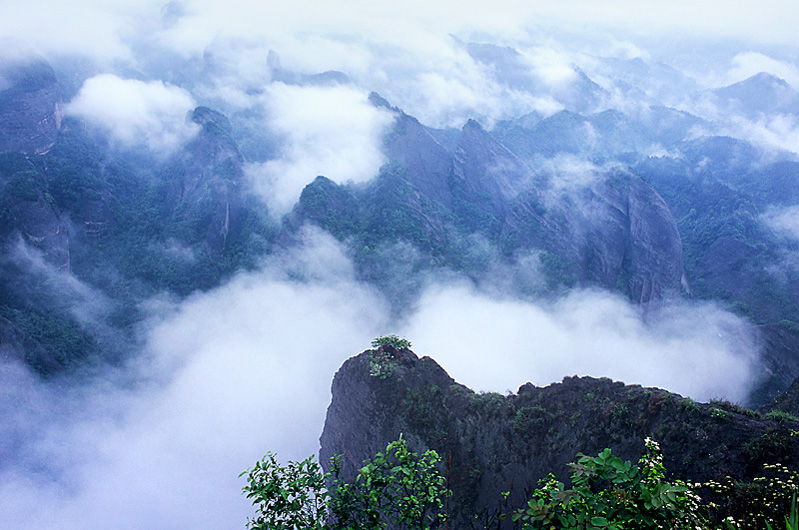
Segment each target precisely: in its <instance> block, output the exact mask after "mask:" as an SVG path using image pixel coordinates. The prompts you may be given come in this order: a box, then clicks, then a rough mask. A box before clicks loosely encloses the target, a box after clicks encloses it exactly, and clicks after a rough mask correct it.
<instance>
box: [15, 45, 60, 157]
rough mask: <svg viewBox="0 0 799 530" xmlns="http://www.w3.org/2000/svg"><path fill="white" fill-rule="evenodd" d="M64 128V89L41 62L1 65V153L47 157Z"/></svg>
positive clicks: (48, 68)
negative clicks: (12, 152)
mask: <svg viewBox="0 0 799 530" xmlns="http://www.w3.org/2000/svg"><path fill="white" fill-rule="evenodd" d="M60 127H61V89H60V87H59V85H58V81H57V80H56V77H55V72H54V71H53V68H52V67H51V66H50V65H49V64H48V63H47V62H46V61H45V60H44V59H41V58H26V59H15V60H13V61H11V62H10V63H8V62H7V63H5V64H0V151H19V152H22V153H25V154H42V153H46V152H47V151H48V150H49V149H50V148H51V147H52V146H53V144H54V143H55V141H56V138H57V137H58V129H59V128H60Z"/></svg>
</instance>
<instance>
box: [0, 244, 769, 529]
mask: <svg viewBox="0 0 799 530" xmlns="http://www.w3.org/2000/svg"><path fill="white" fill-rule="evenodd" d="M303 240H304V244H303V245H300V246H298V247H296V248H294V249H291V250H288V251H286V252H285V253H283V254H280V255H276V256H273V257H272V258H270V259H269V260H268V262H266V263H265V264H264V267H263V269H262V270H261V271H258V272H250V273H241V274H239V275H238V276H237V277H235V278H234V279H233V280H231V281H230V282H228V283H227V284H225V285H223V286H221V287H219V288H217V289H214V290H212V291H209V292H207V293H201V294H196V295H194V296H191V297H189V298H188V299H186V300H185V301H183V302H180V303H170V302H169V301H163V300H162V301H160V302H158V301H154V303H152V304H150V306H151V307H152V308H157V309H152V317H150V318H149V319H148V321H147V322H146V325H145V329H144V332H145V336H146V346H145V348H144V350H143V351H142V353H141V354H140V356H139V357H138V358H136V360H135V361H134V362H131V364H130V365H129V366H127V367H124V368H123V369H119V370H109V372H108V373H107V374H106V375H105V377H103V378H98V379H97V380H95V381H94V382H93V383H91V384H88V383H87V384H84V385H83V386H77V387H67V386H64V385H60V384H54V383H51V384H46V383H42V382H40V381H38V380H36V379H34V378H33V377H32V376H31V375H30V374H29V373H28V372H27V370H26V369H24V368H22V367H21V366H19V365H17V364H13V363H5V364H0V392H2V396H0V397H2V398H3V399H2V400H0V414H2V417H3V418H4V421H3V422H2V424H1V425H0V440H2V443H1V444H0V447H2V449H0V455H2V456H3V458H2V459H0V512H2V513H3V514H4V524H7V525H9V527H10V528H59V529H62V530H70V529H82V530H84V529H100V528H108V527H114V528H120V529H131V530H133V529H140V528H175V529H179V528H186V529H188V528H198V527H203V528H214V529H215V528H219V529H222V528H235V527H238V526H241V525H242V524H243V523H244V521H245V519H246V517H247V516H248V515H249V514H251V513H252V512H251V508H250V506H249V503H248V502H247V501H246V499H244V498H243V496H242V495H241V494H240V491H241V487H242V485H243V482H242V479H239V478H237V475H238V473H240V472H241V471H242V470H244V469H245V468H247V467H249V466H251V465H252V464H253V463H254V462H255V461H256V460H257V459H258V458H260V457H261V456H262V455H263V453H265V452H266V451H268V450H271V451H276V452H277V453H278V454H279V455H280V457H281V458H282V459H298V458H304V457H306V456H308V455H309V454H311V453H314V452H315V451H316V450H317V449H318V437H319V434H320V433H321V429H322V426H323V421H324V414H325V409H326V407H327V405H328V403H329V400H330V393H329V389H330V383H331V380H332V377H333V374H334V373H335V371H336V369H337V368H338V367H339V366H340V364H341V363H342V362H343V361H344V360H345V359H346V358H347V357H349V356H351V355H354V354H357V353H358V352H360V351H362V350H363V349H365V348H366V347H368V345H369V342H370V340H371V339H372V338H373V337H375V336H378V335H383V334H386V333H392V332H399V333H401V334H404V335H405V336H406V337H407V338H408V339H410V340H411V341H413V343H414V350H415V351H416V352H417V353H418V354H419V355H430V356H432V357H433V358H435V359H436V360H438V361H439V362H440V363H441V364H442V365H443V367H444V368H445V369H446V370H448V371H449V372H450V373H451V374H452V376H453V377H455V378H456V379H457V380H459V381H461V382H463V383H465V384H467V385H470V386H472V387H473V388H476V389H483V390H498V391H504V390H506V389H515V388H517V387H518V386H519V385H521V384H523V383H524V382H526V381H528V380H529V381H532V382H533V383H536V384H546V383H549V382H552V381H559V380H560V379H561V378H562V377H563V376H565V375H572V374H590V375H594V376H608V377H611V378H613V379H620V380H624V381H625V382H629V383H641V384H645V385H654V386H660V387H665V388H668V389H670V390H674V391H678V392H682V393H685V394H688V395H691V396H693V397H695V398H698V399H707V398H711V397H724V398H728V399H731V400H739V399H743V398H744V397H745V396H746V393H747V390H748V389H749V388H751V385H752V383H753V382H754V376H753V373H754V372H753V370H752V368H753V366H754V364H755V349H754V346H753V343H752V340H751V336H750V334H749V332H750V329H749V328H748V326H747V325H746V324H744V323H743V322H742V321H741V320H740V319H738V318H737V317H734V316H732V315H730V314H729V313H725V312H723V311H721V310H719V309H717V308H715V307H713V306H712V305H691V304H681V305H678V306H674V307H671V308H667V309H664V310H663V311H662V312H661V313H659V314H651V315H650V316H649V321H648V322H647V321H645V320H644V319H643V318H642V316H641V314H640V312H639V310H638V309H636V308H635V307H633V306H631V305H630V304H629V303H628V302H626V301H624V300H621V299H619V298H617V297H615V296H612V295H608V294H606V293H600V292H593V291H583V292H575V293H572V294H571V295H569V296H567V297H565V298H563V299H560V300H558V301H555V302H548V303H545V302H529V301H528V302H524V301H518V300H511V299H507V298H497V297H493V296H489V295H487V294H484V293H481V292H478V291H476V290H474V289H473V288H471V287H466V286H464V285H462V284H457V283H446V284H441V283H433V284H431V286H430V287H429V289H428V290H427V291H426V292H425V294H424V295H423V296H422V298H421V300H420V302H419V305H418V309H417V310H415V311H413V312H412V313H411V314H410V315H409V316H408V318H407V319H406V321H405V324H400V323H398V322H396V321H392V320H391V317H390V316H389V315H390V312H389V309H388V305H387V303H386V302H385V300H384V299H383V298H382V296H380V295H378V294H377V293H376V292H375V291H374V290H373V289H372V288H370V287H368V286H367V285H365V284H362V283H360V282H358V281H356V280H355V279H354V268H353V266H352V263H351V262H350V261H349V259H348V258H347V253H346V251H345V250H344V249H343V248H342V246H341V245H340V244H339V243H338V242H336V241H335V240H334V239H332V238H331V237H330V236H329V235H327V234H325V233H323V232H320V231H318V230H313V229H309V230H306V231H305V232H304V233H303ZM155 302H158V303H155Z"/></svg>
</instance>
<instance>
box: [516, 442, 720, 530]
mask: <svg viewBox="0 0 799 530" xmlns="http://www.w3.org/2000/svg"><path fill="white" fill-rule="evenodd" d="M645 444H646V453H645V454H644V455H643V456H642V457H641V459H640V460H639V462H638V465H637V466H636V465H634V464H632V463H631V462H629V461H622V460H621V459H620V458H619V457H617V456H615V455H613V454H611V451H610V449H605V450H603V451H602V452H600V453H599V454H598V455H597V456H596V457H589V456H585V455H582V454H579V455H578V457H579V459H578V460H577V462H575V463H573V464H570V466H571V468H572V487H571V488H569V489H566V487H565V486H564V484H563V483H562V482H558V481H556V480H555V478H554V477H553V476H552V475H550V476H549V477H548V478H546V479H543V480H542V481H541V482H540V485H541V486H540V488H539V489H537V490H536V491H535V492H534V493H533V496H532V499H531V500H530V501H529V502H528V503H527V508H523V509H520V510H518V511H516V512H515V513H514V514H513V515H512V517H511V518H512V520H513V521H517V522H522V523H523V525H524V526H523V528H524V529H525V530H527V529H533V528H547V529H553V530H554V529H559V528H569V529H572V528H579V529H586V530H593V529H608V530H617V529H624V528H698V527H702V526H705V523H706V519H705V518H704V517H703V516H702V515H700V498H699V496H698V495H697V494H695V493H694V492H693V490H692V489H691V488H690V487H689V486H688V485H687V484H685V483H684V482H681V481H675V482H674V483H669V482H665V481H664V477H665V468H664V466H663V462H662V456H661V454H660V448H659V447H658V445H657V443H656V442H655V441H654V440H651V439H649V438H647V439H646V441H645Z"/></svg>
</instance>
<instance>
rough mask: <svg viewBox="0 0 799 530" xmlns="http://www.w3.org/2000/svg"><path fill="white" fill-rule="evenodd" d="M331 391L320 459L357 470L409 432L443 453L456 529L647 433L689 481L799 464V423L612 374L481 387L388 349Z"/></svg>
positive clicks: (626, 449) (338, 379)
mask: <svg viewBox="0 0 799 530" xmlns="http://www.w3.org/2000/svg"><path fill="white" fill-rule="evenodd" d="M377 352H380V354H379V355H378V354H377ZM376 366H378V367H379V369H376ZM332 392H333V397H332V402H331V404H330V407H329V409H328V412H327V420H326V422H325V429H324V432H323V433H322V436H321V446H322V447H321V452H320V458H321V460H322V462H323V463H325V462H327V460H328V458H329V457H330V456H332V455H335V454H342V455H343V456H342V459H341V463H342V465H343V472H344V474H345V475H353V474H354V473H355V472H356V470H357V469H358V466H359V465H360V464H361V462H363V460H365V459H367V458H369V457H371V456H372V455H374V454H375V453H376V452H377V451H379V450H381V449H382V448H384V447H385V445H386V443H387V442H389V441H391V440H392V439H396V438H397V437H398V436H399V435H400V433H402V434H403V436H404V438H405V439H407V440H409V443H410V444H411V445H412V447H413V448H414V449H415V450H426V449H428V448H432V449H435V450H436V451H438V452H439V453H440V454H441V455H442V456H443V462H444V463H445V464H444V465H445V468H444V469H442V471H443V472H444V473H445V474H446V475H447V476H448V477H449V487H450V488H451V489H452V490H453V492H454V495H453V497H452V499H451V515H452V517H453V527H455V528H469V527H470V524H471V522H470V521H472V520H473V515H474V514H478V516H479V517H480V518H481V519H487V518H490V517H492V516H496V515H497V514H498V513H500V512H503V511H504V512H505V513H507V512H508V511H509V510H510V509H512V508H514V507H517V506H520V505H522V503H523V502H524V501H525V500H526V498H527V496H528V495H529V494H530V492H531V490H532V488H534V487H535V486H536V484H537V481H538V479H540V478H542V477H544V476H545V475H546V474H547V473H549V472H552V473H554V474H555V475H556V476H557V477H559V478H560V479H565V478H566V477H567V475H568V469H567V467H566V464H567V463H568V462H571V461H573V460H574V457H575V455H576V454H577V453H578V452H583V453H585V454H596V453H598V452H599V451H601V450H602V449H603V448H605V447H610V448H612V450H613V452H614V453H615V454H618V455H620V456H621V457H622V458H625V459H637V458H638V457H639V456H640V455H641V453H642V451H643V439H644V438H645V437H647V436H650V437H653V438H654V439H656V440H657V441H659V442H660V444H661V447H662V449H663V454H664V462H665V465H666V468H667V470H668V471H669V472H670V473H671V474H672V475H673V476H675V477H680V478H685V479H691V480H706V479H710V478H719V477H723V476H726V475H730V476H733V477H737V478H750V477H752V476H753V475H754V474H756V473H758V472H760V471H761V465H762V463H764V462H767V461H780V462H783V463H787V464H789V465H790V466H795V465H796V464H799V460H797V457H799V442H797V441H796V439H795V438H794V437H792V436H791V429H796V428H797V427H799V424H796V423H794V422H784V423H779V422H776V421H770V420H766V419H763V418H761V417H759V416H758V415H757V414H756V413H752V412H751V411H750V412H747V411H745V410H744V409H740V408H737V407H735V406H732V405H729V404H726V403H714V404H701V403H696V402H694V401H692V400H690V399H686V398H682V397H681V396H679V395H676V394H672V393H670V392H667V391H664V390H660V389H656V388H642V387H640V386H637V385H632V386H630V385H624V384H623V383H619V382H614V381H611V380H609V379H606V378H602V379H595V378H590V377H567V378H565V379H564V380H563V381H562V382H561V383H555V384H552V385H549V386H546V387H536V386H534V385H532V384H530V383H527V384H525V385H522V386H521V387H520V388H519V391H518V392H517V393H516V394H510V395H501V394H495V393H488V394H477V393H475V392H472V391H471V390H469V389H468V388H466V387H464V386H463V385H460V384H458V383H457V382H455V381H454V380H453V379H452V378H451V377H449V375H448V374H447V373H446V372H445V371H444V370H443V369H442V368H441V367H440V366H439V365H438V364H437V363H436V362H435V361H434V360H433V359H431V358H429V357H422V358H418V357H417V356H416V355H415V354H414V353H413V352H411V351H410V350H402V351H397V350H394V349H392V348H390V347H383V348H381V349H380V350H377V351H374V350H367V351H365V352H363V353H361V354H360V355H358V356H356V357H353V358H351V359H349V360H347V361H346V362H345V363H344V365H343V366H342V367H341V369H340V370H339V371H338V373H337V374H336V376H335V378H334V380H333V386H332ZM744 412H746V414H744ZM506 491H509V492H510V495H509V496H508V499H507V501H506V502H505V501H502V496H501V495H500V492H506ZM503 502H505V504H503ZM481 528H482V527H481Z"/></svg>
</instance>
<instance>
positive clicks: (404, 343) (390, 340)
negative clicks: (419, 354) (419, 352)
mask: <svg viewBox="0 0 799 530" xmlns="http://www.w3.org/2000/svg"><path fill="white" fill-rule="evenodd" d="M380 346H393V347H395V348H397V349H398V350H410V349H411V341H409V340H408V339H402V338H400V337H398V336H396V335H386V336H384V337H377V338H376V339H374V340H373V341H372V348H379V347H380Z"/></svg>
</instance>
